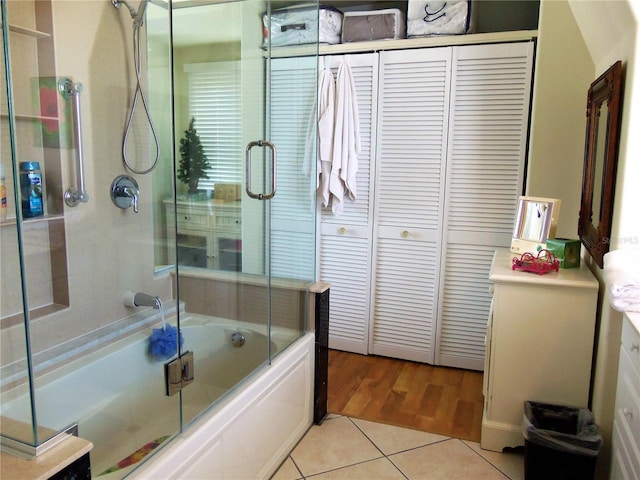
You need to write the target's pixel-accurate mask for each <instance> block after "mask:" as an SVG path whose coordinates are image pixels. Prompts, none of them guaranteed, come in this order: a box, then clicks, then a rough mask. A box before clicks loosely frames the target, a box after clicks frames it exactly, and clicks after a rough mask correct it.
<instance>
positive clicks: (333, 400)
mask: <svg viewBox="0 0 640 480" xmlns="http://www.w3.org/2000/svg"><path fill="white" fill-rule="evenodd" d="M328 405H329V406H328V409H329V412H331V413H337V414H341V415H348V416H350V417H355V418H361V419H365V420H371V421H376V422H380V423H387V424H392V425H398V426H403V427H409V428H414V429H417V430H423V431H425V432H430V433H437V434H440V435H447V436H450V437H456V438H462V439H465V440H473V441H476V442H479V441H480V426H481V423H482V409H483V396H482V372H475V371H469V370H460V369H456V368H447V367H434V366H432V365H427V364H424V363H416V362H408V361H404V360H398V359H394V358H386V357H378V356H374V355H358V354H355V353H347V352H342V351H339V350H329V384H328Z"/></svg>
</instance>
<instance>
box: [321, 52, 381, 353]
mask: <svg viewBox="0 0 640 480" xmlns="http://www.w3.org/2000/svg"><path fill="white" fill-rule="evenodd" d="M324 61H325V62H327V66H330V67H331V70H332V71H333V73H334V75H335V74H336V73H337V69H338V66H339V65H340V62H342V61H348V62H349V65H350V66H351V71H352V73H353V79H354V83H355V86H356V93H357V97H358V114H359V120H360V141H361V151H360V155H359V156H358V173H357V175H356V184H357V187H358V196H357V198H356V200H355V201H354V202H352V201H351V200H349V199H345V202H344V211H343V212H342V214H341V215H338V216H336V215H333V213H332V212H331V208H330V207H329V208H321V212H320V245H319V248H320V261H319V272H318V273H319V278H320V279H321V280H323V281H326V282H329V283H331V304H330V306H329V309H330V315H329V319H330V320H329V321H330V326H329V346H330V348H336V349H339V350H345V351H349V352H355V353H362V354H366V353H367V344H368V339H369V330H368V329H369V315H370V312H369V309H370V303H371V302H370V301H369V298H370V297H369V291H370V288H371V284H370V279H371V254H370V252H371V238H372V229H373V198H374V196H373V182H372V175H373V170H374V162H373V158H374V157H373V154H374V147H375V145H374V139H375V118H376V101H375V96H376V92H377V85H378V55H377V54H374V53H365V54H356V55H336V56H333V55H332V56H328V57H325V58H324Z"/></svg>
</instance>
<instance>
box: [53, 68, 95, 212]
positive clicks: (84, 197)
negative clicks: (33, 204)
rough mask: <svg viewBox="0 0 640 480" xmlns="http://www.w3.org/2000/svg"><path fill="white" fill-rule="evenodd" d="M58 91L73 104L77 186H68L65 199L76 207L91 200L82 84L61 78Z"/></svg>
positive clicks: (71, 205)
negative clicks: (84, 147) (86, 180)
mask: <svg viewBox="0 0 640 480" xmlns="http://www.w3.org/2000/svg"><path fill="white" fill-rule="evenodd" d="M58 91H59V92H60V94H61V95H62V96H63V97H64V98H71V103H72V106H73V136H74V140H75V148H76V186H77V188H73V187H72V188H68V189H67V190H66V191H65V192H64V201H65V203H66V204H67V205H69V206H70V207H75V206H77V205H78V202H85V203H86V202H87V201H89V195H88V194H87V192H86V190H85V188H84V157H83V152H82V117H81V115H80V93H81V92H82V84H81V83H79V82H76V83H74V82H72V81H71V79H69V78H61V79H60V80H59V81H58Z"/></svg>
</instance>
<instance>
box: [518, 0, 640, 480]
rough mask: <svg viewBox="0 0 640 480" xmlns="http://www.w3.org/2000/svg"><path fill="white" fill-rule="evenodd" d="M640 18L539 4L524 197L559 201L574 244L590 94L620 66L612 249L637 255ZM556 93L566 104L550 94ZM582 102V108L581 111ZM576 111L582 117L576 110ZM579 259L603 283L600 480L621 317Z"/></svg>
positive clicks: (639, 8)
mask: <svg viewBox="0 0 640 480" xmlns="http://www.w3.org/2000/svg"><path fill="white" fill-rule="evenodd" d="M639 15H640V5H639V4H638V3H635V2H627V1H607V0H593V1H584V0H568V1H565V0H559V1H554V0H543V2H542V3H541V13H540V18H541V21H540V32H539V33H540V44H539V50H538V54H539V58H538V64H537V66H538V67H540V69H538V70H537V72H536V95H537V96H536V99H535V105H534V110H533V113H534V120H533V126H532V138H531V142H532V143H531V159H532V165H531V171H532V174H531V177H530V179H529V185H528V186H529V189H530V190H529V191H528V193H531V194H538V195H543V193H544V194H545V196H557V197H559V198H562V199H563V205H562V209H563V212H562V214H561V225H560V229H559V233H560V234H561V235H563V236H572V237H574V238H575V237H576V235H577V215H578V212H579V202H580V189H581V176H582V159H583V153H582V152H583V148H584V133H585V116H584V108H585V107H586V92H587V88H588V86H589V84H590V83H591V82H592V81H593V80H595V79H596V78H597V77H598V76H599V75H600V74H601V73H602V72H604V71H605V70H606V69H607V68H609V66H611V65H612V64H613V63H615V62H616V61H617V60H622V62H623V68H624V69H625V71H626V72H625V82H624V101H623V106H622V128H621V136H620V151H619V157H618V170H617V180H616V191H615V201H614V214H613V226H612V232H611V242H612V243H611V249H623V248H635V249H637V248H640V222H638V220H637V218H638V214H637V212H638V211H639V210H640V189H638V186H637V179H638V178H640V139H639V138H638V136H637V132H640V100H639V95H640V74H639V73H638V68H639V67H638V55H639V52H640V45H639V41H638V38H637V20H638V18H639ZM576 27H577V31H576ZM582 45H584V47H583V46H582ZM565 49H566V50H567V52H564V50H565ZM585 49H586V50H585ZM567 53H568V55H567ZM573 56H575V57H573ZM590 71H591V73H589V72H590ZM554 78H555V79H556V80H558V81H559V83H560V86H559V87H558V86H553V85H552V84H551V83H550V82H551V80H552V79H554ZM585 82H586V83H585ZM554 88H558V89H559V90H558V91H559V92H561V95H563V96H565V95H566V97H567V98H559V97H558V96H557V95H555V93H554V92H555V90H554ZM569 98H571V99H572V100H569ZM580 98H582V104H581V105H578V104H579V103H580V101H579V100H580ZM573 104H575V107H574V106H572V105H573ZM578 106H579V107H580V110H581V111H580V112H577V111H574V110H577V109H578ZM578 113H579V114H578ZM572 122H575V125H573V124H572ZM632 132H636V133H635V134H634V133H632ZM569 159H571V160H569ZM558 165H560V166H559V167H558ZM556 173H559V174H560V175H559V176H556V175H555V174H556ZM565 177H566V178H565ZM567 208H569V211H568V212H567ZM584 255H585V259H586V261H587V262H588V263H589V266H590V267H591V269H592V271H593V272H594V274H595V275H596V277H597V278H598V279H599V281H600V301H599V318H598V328H597V331H596V357H595V368H594V377H593V385H592V387H593V393H592V402H591V409H592V410H593V412H594V414H595V417H596V421H597V423H598V424H599V426H600V429H601V431H602V433H603V436H604V438H605V446H604V448H603V450H602V452H601V454H600V456H599V459H598V470H597V477H598V478H608V471H609V462H610V446H611V443H610V442H611V431H612V424H613V410H614V402H615V385H616V375H617V369H618V368H617V367H618V356H619V351H620V330H621V319H622V314H621V313H619V312H616V311H614V310H613V309H612V308H611V306H610V304H609V300H608V294H607V292H606V287H607V286H606V284H605V281H604V275H603V271H602V270H601V269H600V268H599V267H598V266H597V265H595V263H593V262H591V261H590V260H591V259H590V257H589V255H588V254H586V253H585V254H584Z"/></svg>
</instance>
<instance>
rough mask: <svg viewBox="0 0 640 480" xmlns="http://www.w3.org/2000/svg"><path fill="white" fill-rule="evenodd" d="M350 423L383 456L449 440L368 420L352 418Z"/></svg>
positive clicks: (432, 434) (440, 436)
mask: <svg viewBox="0 0 640 480" xmlns="http://www.w3.org/2000/svg"><path fill="white" fill-rule="evenodd" d="M352 421H353V422H354V423H355V424H356V426H357V427H358V428H360V429H361V430H362V431H363V432H364V434H365V435H366V436H367V437H368V438H369V440H371V441H372V442H373V443H374V444H375V446H376V447H378V448H379V449H380V450H382V453H384V454H385V455H391V454H393V453H398V452H402V451H404V450H410V449H412V448H417V447H423V446H425V445H429V444H432V443H436V442H442V441H443V440H448V439H449V437H445V436H442V435H436V434H434V433H427V432H421V431H419V430H412V429H410V428H403V427H395V426H393V425H385V424H383V423H376V422H370V421H368V420H360V419H357V418H353V419H352Z"/></svg>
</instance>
